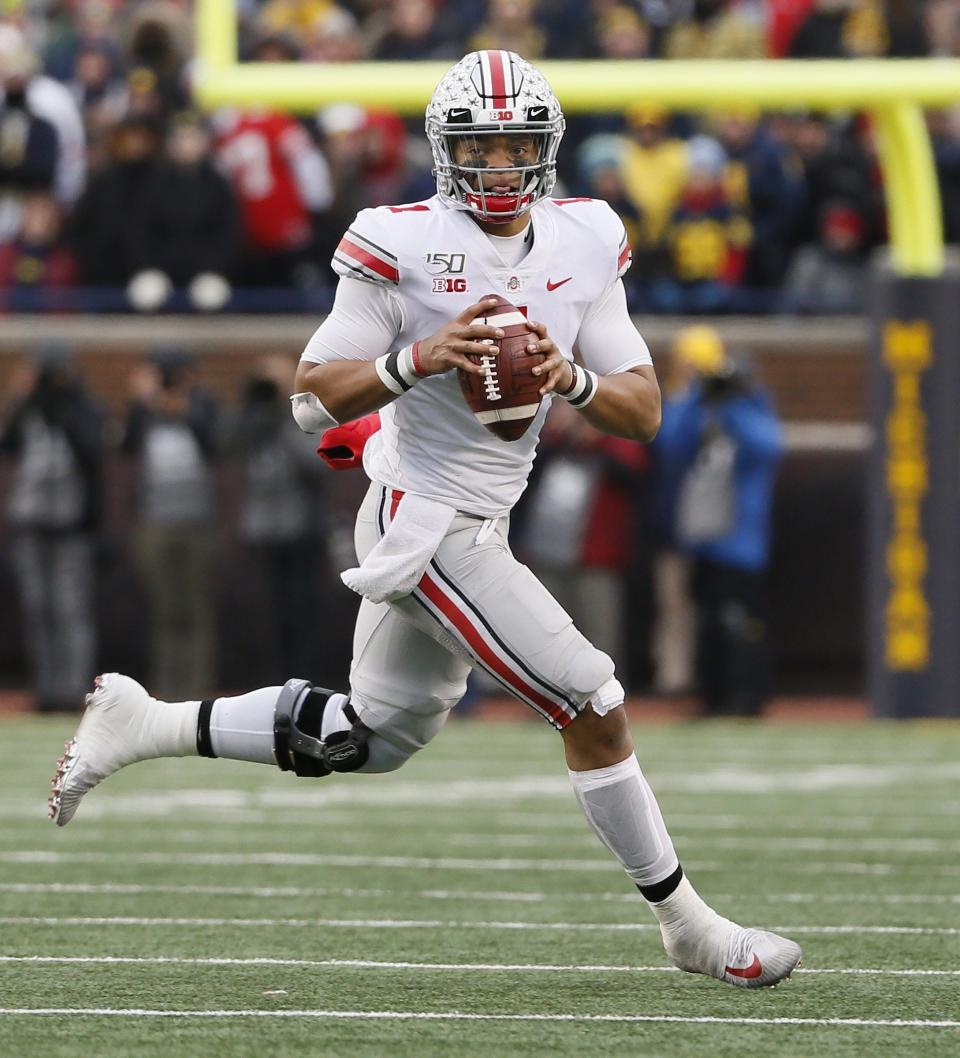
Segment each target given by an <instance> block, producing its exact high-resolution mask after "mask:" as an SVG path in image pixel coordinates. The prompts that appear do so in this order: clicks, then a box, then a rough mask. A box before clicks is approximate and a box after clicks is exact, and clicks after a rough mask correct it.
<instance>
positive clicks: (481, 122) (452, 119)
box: [426, 51, 565, 223]
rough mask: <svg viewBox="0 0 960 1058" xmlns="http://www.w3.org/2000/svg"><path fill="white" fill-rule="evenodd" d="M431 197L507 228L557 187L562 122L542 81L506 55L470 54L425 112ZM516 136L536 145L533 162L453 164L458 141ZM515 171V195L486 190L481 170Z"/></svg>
mask: <svg viewBox="0 0 960 1058" xmlns="http://www.w3.org/2000/svg"><path fill="white" fill-rule="evenodd" d="M426 127H427V138H428V139H429V140H430V146H431V147H432V149H433V160H434V164H435V166H436V168H435V169H434V176H435V177H436V179H437V193H438V194H439V196H440V198H441V199H442V200H443V201H444V202H446V203H447V204H448V205H451V206H454V207H455V208H456V209H464V210H467V211H468V212H470V213H472V214H473V215H474V216H475V217H478V218H479V219H481V220H485V221H487V222H492V223H498V222H499V223H506V222H507V221H510V220H513V219H514V218H515V217H518V216H520V214H521V213H525V212H526V211H527V210H528V209H529V208H530V207H531V206H532V205H533V204H534V203H535V202H539V201H540V199H542V198H546V196H547V195H549V194H550V192H551V191H552V190H553V185H554V184H555V183H556V182H557V149H558V148H559V146H560V140H561V138H562V137H563V130H564V127H565V122H564V120H563V113H562V111H561V110H560V104H559V102H558V101H557V97H556V96H555V95H554V94H553V90H552V89H551V87H550V85H549V84H548V83H547V79H546V78H545V77H544V76H543V74H541V73H540V71H539V70H537V69H536V68H535V67H534V66H532V65H531V64H530V63H529V62H527V61H526V60H525V59H521V58H520V56H519V55H516V54H515V53H514V52H512V51H472V52H470V54H469V55H466V56H464V57H463V58H462V59H461V60H460V61H459V62H458V63H457V64H456V66H454V67H452V68H451V69H450V70H448V71H447V73H446V74H444V76H443V78H442V80H441V81H440V83H439V84H438V85H437V88H436V91H435V92H434V93H433V98H432V99H431V100H430V104H429V106H428V107H427V121H426ZM511 132H522V133H526V134H528V135H532V136H533V137H534V139H535V141H536V143H537V145H538V148H539V151H538V155H537V158H538V160H537V163H536V164H535V165H525V166H513V167H510V168H494V169H491V168H487V167H483V166H469V165H459V164H458V163H457V161H456V153H455V150H454V144H455V143H456V142H457V140H458V139H463V138H470V139H471V140H472V139H474V138H475V137H479V136H489V135H495V134H499V133H511ZM517 172H519V173H520V186H519V189H518V190H517V192H516V193H511V194H491V193H489V192H486V191H484V187H483V181H482V179H481V177H480V174H481V173H517Z"/></svg>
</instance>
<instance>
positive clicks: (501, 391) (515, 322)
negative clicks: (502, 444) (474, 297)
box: [457, 294, 546, 441]
mask: <svg viewBox="0 0 960 1058" xmlns="http://www.w3.org/2000/svg"><path fill="white" fill-rule="evenodd" d="M486 298H496V299H497V303H496V305H493V306H491V308H490V309H489V311H488V312H487V313H486V315H483V316H478V317H477V318H476V320H475V321H474V322H476V323H485V324H489V325H490V326H492V327H499V328H500V329H501V330H502V331H503V337H502V338H501V339H500V340H499V342H494V341H492V340H490V353H489V354H488V355H486V356H480V355H473V354H468V355H470V357H471V359H473V360H478V361H479V362H480V363H481V364H482V365H483V366H484V367H485V369H486V373H485V374H484V375H471V374H469V373H468V372H466V371H464V370H463V369H462V368H458V369H457V375H458V376H459V378H460V388H461V389H462V390H463V395H464V398H465V399H466V401H467V404H468V405H469V406H470V410H471V411H472V412H473V414H474V416H475V417H476V420H477V422H479V423H481V424H482V425H483V426H485V427H486V428H487V429H488V430H489V431H490V432H491V433H493V434H496V436H497V437H499V438H500V439H501V440H502V441H519V440H520V438H521V437H523V435H524V434H525V433H526V432H527V429H528V427H529V426H530V423H532V422H533V419H534V416H535V415H536V414H537V411H538V410H539V408H540V403H541V401H542V399H543V398H542V397H541V396H540V387H541V386H542V385H543V379H542V378H538V377H537V376H536V375H534V374H533V373H532V372H533V369H534V368H535V367H536V366H537V364H541V363H543V361H544V360H545V359H546V356H545V355H544V354H543V353H530V352H528V351H527V345H528V344H529V343H530V340H531V338H532V339H533V340H534V341H536V340H537V336H536V335H535V334H534V333H533V331H531V330H529V329H528V327H527V322H526V317H525V316H524V315H523V313H522V312H521V311H520V310H519V309H518V308H516V306H514V305H511V304H510V302H509V301H507V300H506V299H505V298H502V297H500V296H499V295H498V294H485V295H484V300H485V299H486Z"/></svg>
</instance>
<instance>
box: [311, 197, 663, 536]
mask: <svg viewBox="0 0 960 1058" xmlns="http://www.w3.org/2000/svg"><path fill="white" fill-rule="evenodd" d="M530 216H531V222H532V226H533V245H532V247H531V249H530V251H529V253H528V254H527V255H526V256H525V257H524V258H523V259H522V260H521V261H520V262H519V263H518V264H516V265H513V266H508V265H506V264H505V263H504V262H503V260H502V259H501V258H500V256H499V254H498V253H497V251H496V249H495V248H494V245H493V244H492V242H491V240H490V239H489V238H488V237H487V236H486V235H485V234H484V232H483V231H482V230H481V229H480V228H479V227H478V226H477V224H476V223H475V222H474V221H473V220H472V219H471V218H470V216H469V215H468V214H467V213H465V212H463V211H460V210H457V209H452V208H449V207H448V206H445V205H444V204H443V203H442V202H440V200H439V199H438V198H437V197H436V196H435V197H433V198H430V199H427V200H426V201H424V202H417V203H413V204H410V205H403V206H380V207H377V208H375V209H365V210H362V211H361V212H360V213H359V214H358V215H357V218H356V220H355V221H354V223H353V224H352V225H351V226H350V228H349V229H348V231H347V233H346V234H345V235H344V237H343V239H342V240H341V242H340V245H339V246H338V248H337V251H336V253H335V255H334V259H333V267H334V270H335V271H336V272H337V273H338V274H340V275H341V276H344V277H348V278H353V279H362V280H366V281H368V282H370V283H375V284H378V285H380V286H382V287H385V288H387V289H388V290H389V291H390V292H391V295H392V297H394V298H396V299H399V307H400V313H399V317H400V320H401V323H400V328H399V330H398V331H397V334H396V337H395V339H394V341H393V343H392V345H391V346H390V348H389V349H387V350H384V349H371V350H370V351H369V359H371V360H373V359H375V358H376V357H377V356H380V355H382V353H384V352H391V351H394V350H398V349H402V348H404V346H407V345H410V344H412V343H413V342H414V341H417V340H418V339H421V338H425V337H428V336H429V335H431V334H433V333H435V332H436V331H437V330H439V329H440V327H441V326H443V325H444V324H445V323H447V322H448V321H450V320H451V319H453V318H454V317H455V316H457V315H458V314H459V313H460V312H462V311H463V310H464V309H465V308H467V307H468V306H469V305H471V304H474V303H475V302H477V301H479V300H480V299H481V298H482V297H484V296H485V295H487V294H500V295H502V296H503V297H505V298H506V299H507V300H508V301H510V302H511V303H512V304H514V305H516V306H518V307H519V308H520V309H521V311H523V312H524V313H525V314H526V315H527V317H528V318H529V319H531V320H537V321H539V322H542V323H545V324H546V326H547V332H548V334H549V335H550V337H551V338H552V339H553V340H554V342H555V343H556V344H557V346H558V348H559V349H560V350H561V351H562V352H563V354H564V356H566V357H567V358H568V359H573V349H574V346H575V345H576V344H577V338H578V335H579V332H580V327H581V323H582V322H583V319H584V316H585V315H586V314H587V312H588V310H589V309H590V308H591V306H595V305H596V304H597V303H599V302H602V301H603V299H604V298H605V297H606V296H607V295H608V294H609V293H610V292H611V288H612V287H613V286H614V285H615V284H617V285H619V284H618V279H619V277H620V276H621V275H622V274H623V273H624V272H625V271H626V269H627V268H628V267H629V265H630V248H629V246H628V244H627V238H626V232H625V231H624V227H623V224H622V223H621V221H620V218H619V217H618V216H617V215H616V214H615V213H614V212H613V210H612V209H610V207H609V206H608V205H607V204H606V203H605V202H602V201H599V200H596V199H585V198H574V199H545V200H544V201H542V202H540V203H538V204H537V205H535V206H534V207H533V208H532V209H531V211H530ZM634 333H635V332H634ZM636 339H637V340H636V342H634V343H627V344H626V346H624V345H621V344H620V343H619V342H612V343H611V344H612V345H614V346H616V347H615V348H608V346H607V343H598V342H596V341H594V342H591V343H590V348H586V347H584V346H583V344H581V346H580V349H579V352H580V357H581V359H582V361H583V363H584V365H585V366H586V367H588V368H591V369H592V370H594V371H596V372H597V373H598V374H601V375H609V374H616V373H618V372H621V371H627V370H629V369H630V368H632V367H636V366H638V365H640V364H649V363H650V362H651V361H650V355H649V353H648V352H647V349H646V346H645V345H644V343H643V340H642V339H641V338H640V337H639V335H636ZM308 352H309V350H308ZM345 356H350V354H349V353H346V354H345ZM305 357H306V358H307V359H318V360H323V361H326V360H329V359H331V357H330V355H324V356H322V357H315V356H311V355H308V354H305ZM549 403H550V401H549V399H547V400H544V402H543V405H542V407H541V408H540V411H539V412H538V413H537V416H536V418H535V420H534V422H533V423H532V424H531V426H530V428H529V429H528V430H527V432H526V433H525V434H524V436H523V437H522V438H521V439H520V440H518V441H502V440H500V439H499V438H497V437H496V436H494V435H493V434H492V433H490V432H489V431H487V430H486V429H484V427H483V426H481V425H480V424H479V423H478V422H477V420H476V418H475V417H474V415H473V413H472V412H471V410H470V408H469V407H468V406H467V403H466V401H465V400H464V397H463V394H462V392H461V389H460V382H459V380H458V378H457V373H456V371H455V370H451V371H448V372H446V373H445V374H443V375H433V376H431V377H429V378H426V379H423V380H422V381H421V382H418V383H417V384H416V385H415V386H414V387H413V388H412V389H410V390H409V391H408V392H406V393H404V394H403V395H402V396H401V397H399V398H397V399H396V400H394V401H393V402H392V403H390V404H388V405H387V406H386V407H384V408H383V409H381V412H380V418H381V422H382V429H381V431H380V433H379V434H377V435H375V436H374V437H373V438H371V440H370V442H368V444H367V448H366V451H365V454H364V456H365V458H364V467H365V469H366V471H367V474H368V475H369V476H370V478H371V479H372V480H373V481H377V482H379V483H380V484H383V485H386V486H388V487H390V488H394V489H400V490H403V491H405V492H413V493H416V494H418V495H421V496H426V497H429V498H431V499H435V500H438V501H440V502H442V503H447V504H450V505H451V506H454V507H456V508H457V509H458V510H461V511H464V512H466V513H470V514H477V515H480V516H482V517H484V518H495V517H500V516H501V515H503V514H506V513H508V512H509V510H510V509H511V508H512V507H513V505H514V504H515V503H516V501H517V499H518V498H519V497H520V494H521V493H522V492H523V489H524V487H525V485H526V482H527V477H528V475H529V473H530V468H531V466H532V464H533V458H534V454H535V450H536V446H537V439H538V437H539V434H540V429H541V427H542V425H543V421H544V419H545V417H546V414H547V410H548V407H549Z"/></svg>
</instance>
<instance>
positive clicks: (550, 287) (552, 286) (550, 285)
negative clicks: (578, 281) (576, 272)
mask: <svg viewBox="0 0 960 1058" xmlns="http://www.w3.org/2000/svg"><path fill="white" fill-rule="evenodd" d="M571 279H573V276H567V278H566V279H561V280H560V282H559V283H551V282H550V280H549V279H548V280H547V290H556V289H557V287H562V286H563V284H564V283H569V282H570V280H571Z"/></svg>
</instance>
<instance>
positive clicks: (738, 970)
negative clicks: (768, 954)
mask: <svg viewBox="0 0 960 1058" xmlns="http://www.w3.org/2000/svg"><path fill="white" fill-rule="evenodd" d="M724 973H728V974H730V975H731V976H733V977H747V978H751V979H752V978H754V977H759V976H760V975H761V974H762V973H763V966H762V965H761V964H760V960H759V958H757V956H756V955H754V957H753V962H752V963H750V965H749V966H743V967H737V966H727V967H725V968H724Z"/></svg>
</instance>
